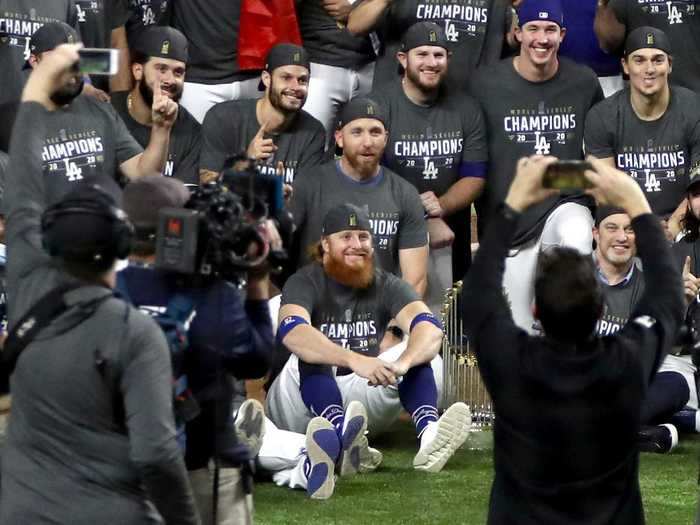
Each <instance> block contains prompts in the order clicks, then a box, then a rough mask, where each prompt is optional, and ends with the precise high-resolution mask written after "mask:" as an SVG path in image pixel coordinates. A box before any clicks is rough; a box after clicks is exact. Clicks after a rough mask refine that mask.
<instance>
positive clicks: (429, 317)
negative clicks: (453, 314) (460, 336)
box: [409, 312, 442, 332]
mask: <svg viewBox="0 0 700 525" xmlns="http://www.w3.org/2000/svg"><path fill="white" fill-rule="evenodd" d="M423 321H425V322H428V323H432V324H434V325H435V326H437V327H438V328H439V329H440V330H442V323H441V322H440V320H439V319H438V318H437V317H435V316H434V315H433V314H431V313H430V312H421V313H419V314H418V315H416V316H415V317H414V318H413V321H411V328H410V329H409V331H410V332H412V331H413V327H414V326H416V325H417V324H418V323H421V322H423Z"/></svg>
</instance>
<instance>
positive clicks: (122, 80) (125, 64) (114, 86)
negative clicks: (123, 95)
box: [109, 25, 131, 93]
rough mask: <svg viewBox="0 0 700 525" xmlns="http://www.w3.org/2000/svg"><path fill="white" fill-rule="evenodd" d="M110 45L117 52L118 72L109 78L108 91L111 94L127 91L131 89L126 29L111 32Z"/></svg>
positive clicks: (120, 27)
mask: <svg viewBox="0 0 700 525" xmlns="http://www.w3.org/2000/svg"><path fill="white" fill-rule="evenodd" d="M111 45H112V48H114V49H117V50H118V51H119V70H118V71H117V74H116V75H114V76H112V77H110V78H109V90H110V91H111V92H112V93H114V92H115V91H129V90H130V89H131V61H130V57H129V44H128V43H127V40H126V29H125V28H124V26H123V25H121V26H119V27H117V28H115V29H113V30H112V35H111Z"/></svg>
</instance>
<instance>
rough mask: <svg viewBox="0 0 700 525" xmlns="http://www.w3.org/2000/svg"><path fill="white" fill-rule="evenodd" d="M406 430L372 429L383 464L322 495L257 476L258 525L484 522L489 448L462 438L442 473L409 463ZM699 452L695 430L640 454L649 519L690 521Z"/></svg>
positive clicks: (410, 443) (679, 524)
mask: <svg viewBox="0 0 700 525" xmlns="http://www.w3.org/2000/svg"><path fill="white" fill-rule="evenodd" d="M412 436H413V431H412V426H411V425H410V424H408V423H403V422H402V423H398V424H397V426H396V428H395V430H394V431H393V432H391V433H389V434H387V435H386V436H382V437H380V438H377V439H371V436H370V443H371V444H372V445H373V446H375V447H376V448H379V449H380V450H381V451H382V452H383V453H384V462H383V464H382V466H381V467H380V468H379V470H377V471H376V472H374V473H372V474H361V475H357V476H355V477H353V478H350V479H341V480H339V482H338V484H337V485H336V491H335V494H334V495H333V497H332V498H331V499H330V500H327V501H311V500H308V499H307V498H306V495H305V493H304V492H303V491H292V490H289V489H286V488H281V487H276V486H275V485H274V484H272V483H269V482H268V483H258V484H257V485H256V488H255V506H256V514H255V522H256V524H260V525H272V524H280V525H282V524H285V525H287V524H300V525H316V524H335V523H338V524H382V525H386V524H394V523H396V524H399V523H401V524H403V523H411V524H413V523H416V524H446V525H457V524H466V525H472V524H473V525H479V524H484V523H486V509H487V502H488V492H489V487H490V485H491V477H492V462H491V450H490V448H486V449H483V450H470V449H469V448H468V445H469V443H470V442H469V441H467V443H466V444H465V446H464V447H463V448H462V449H461V450H459V451H458V452H457V454H455V456H454V457H453V458H452V460H451V461H450V462H449V463H448V464H447V466H446V467H445V469H444V470H443V471H442V472H441V473H439V474H426V473H419V472H415V471H414V470H413V469H412V466H411V461H412V460H413V455H414V454H415V452H416V448H415V442H414V440H413V438H412ZM486 437H488V436H486ZM486 441H488V439H486ZM699 455H700V439H699V438H696V437H695V438H691V439H688V438H686V439H685V440H684V441H682V442H681V444H680V445H679V446H678V447H677V448H676V449H675V450H674V451H673V453H671V454H670V455H656V454H643V455H642V460H641V473H640V480H641V486H642V495H643V498H644V507H645V510H646V516H647V523H648V524H649V525H688V524H690V523H692V521H693V519H694V515H695V504H696V493H697V491H696V489H697V485H696V481H697V478H698V457H699Z"/></svg>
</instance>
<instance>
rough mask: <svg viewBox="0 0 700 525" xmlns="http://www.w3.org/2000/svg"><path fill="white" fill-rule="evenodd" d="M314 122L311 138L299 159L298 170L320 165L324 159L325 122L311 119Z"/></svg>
mask: <svg viewBox="0 0 700 525" xmlns="http://www.w3.org/2000/svg"><path fill="white" fill-rule="evenodd" d="M310 122H311V123H312V124H313V130H314V131H313V133H312V135H311V140H309V143H308V144H307V145H306V147H305V148H304V151H303V152H302V154H301V157H300V159H299V165H298V167H297V170H298V171H301V170H307V169H308V168H310V167H313V166H318V165H319V164H321V163H322V162H323V161H324V158H325V153H326V131H325V129H324V128H323V124H321V123H320V122H318V121H316V120H315V119H314V120H310Z"/></svg>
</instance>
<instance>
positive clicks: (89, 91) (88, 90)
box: [83, 83, 112, 102]
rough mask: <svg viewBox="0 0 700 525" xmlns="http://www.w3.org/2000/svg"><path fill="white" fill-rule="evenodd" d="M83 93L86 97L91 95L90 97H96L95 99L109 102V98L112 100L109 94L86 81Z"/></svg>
mask: <svg viewBox="0 0 700 525" xmlns="http://www.w3.org/2000/svg"><path fill="white" fill-rule="evenodd" d="M83 94H84V95H86V96H88V97H92V98H96V99H97V100H101V101H102V102H109V101H110V100H112V99H111V97H110V96H109V94H107V93H105V92H104V91H102V90H101V89H97V88H96V87H95V86H93V85H92V84H88V83H86V84H85V85H84V86H83Z"/></svg>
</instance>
